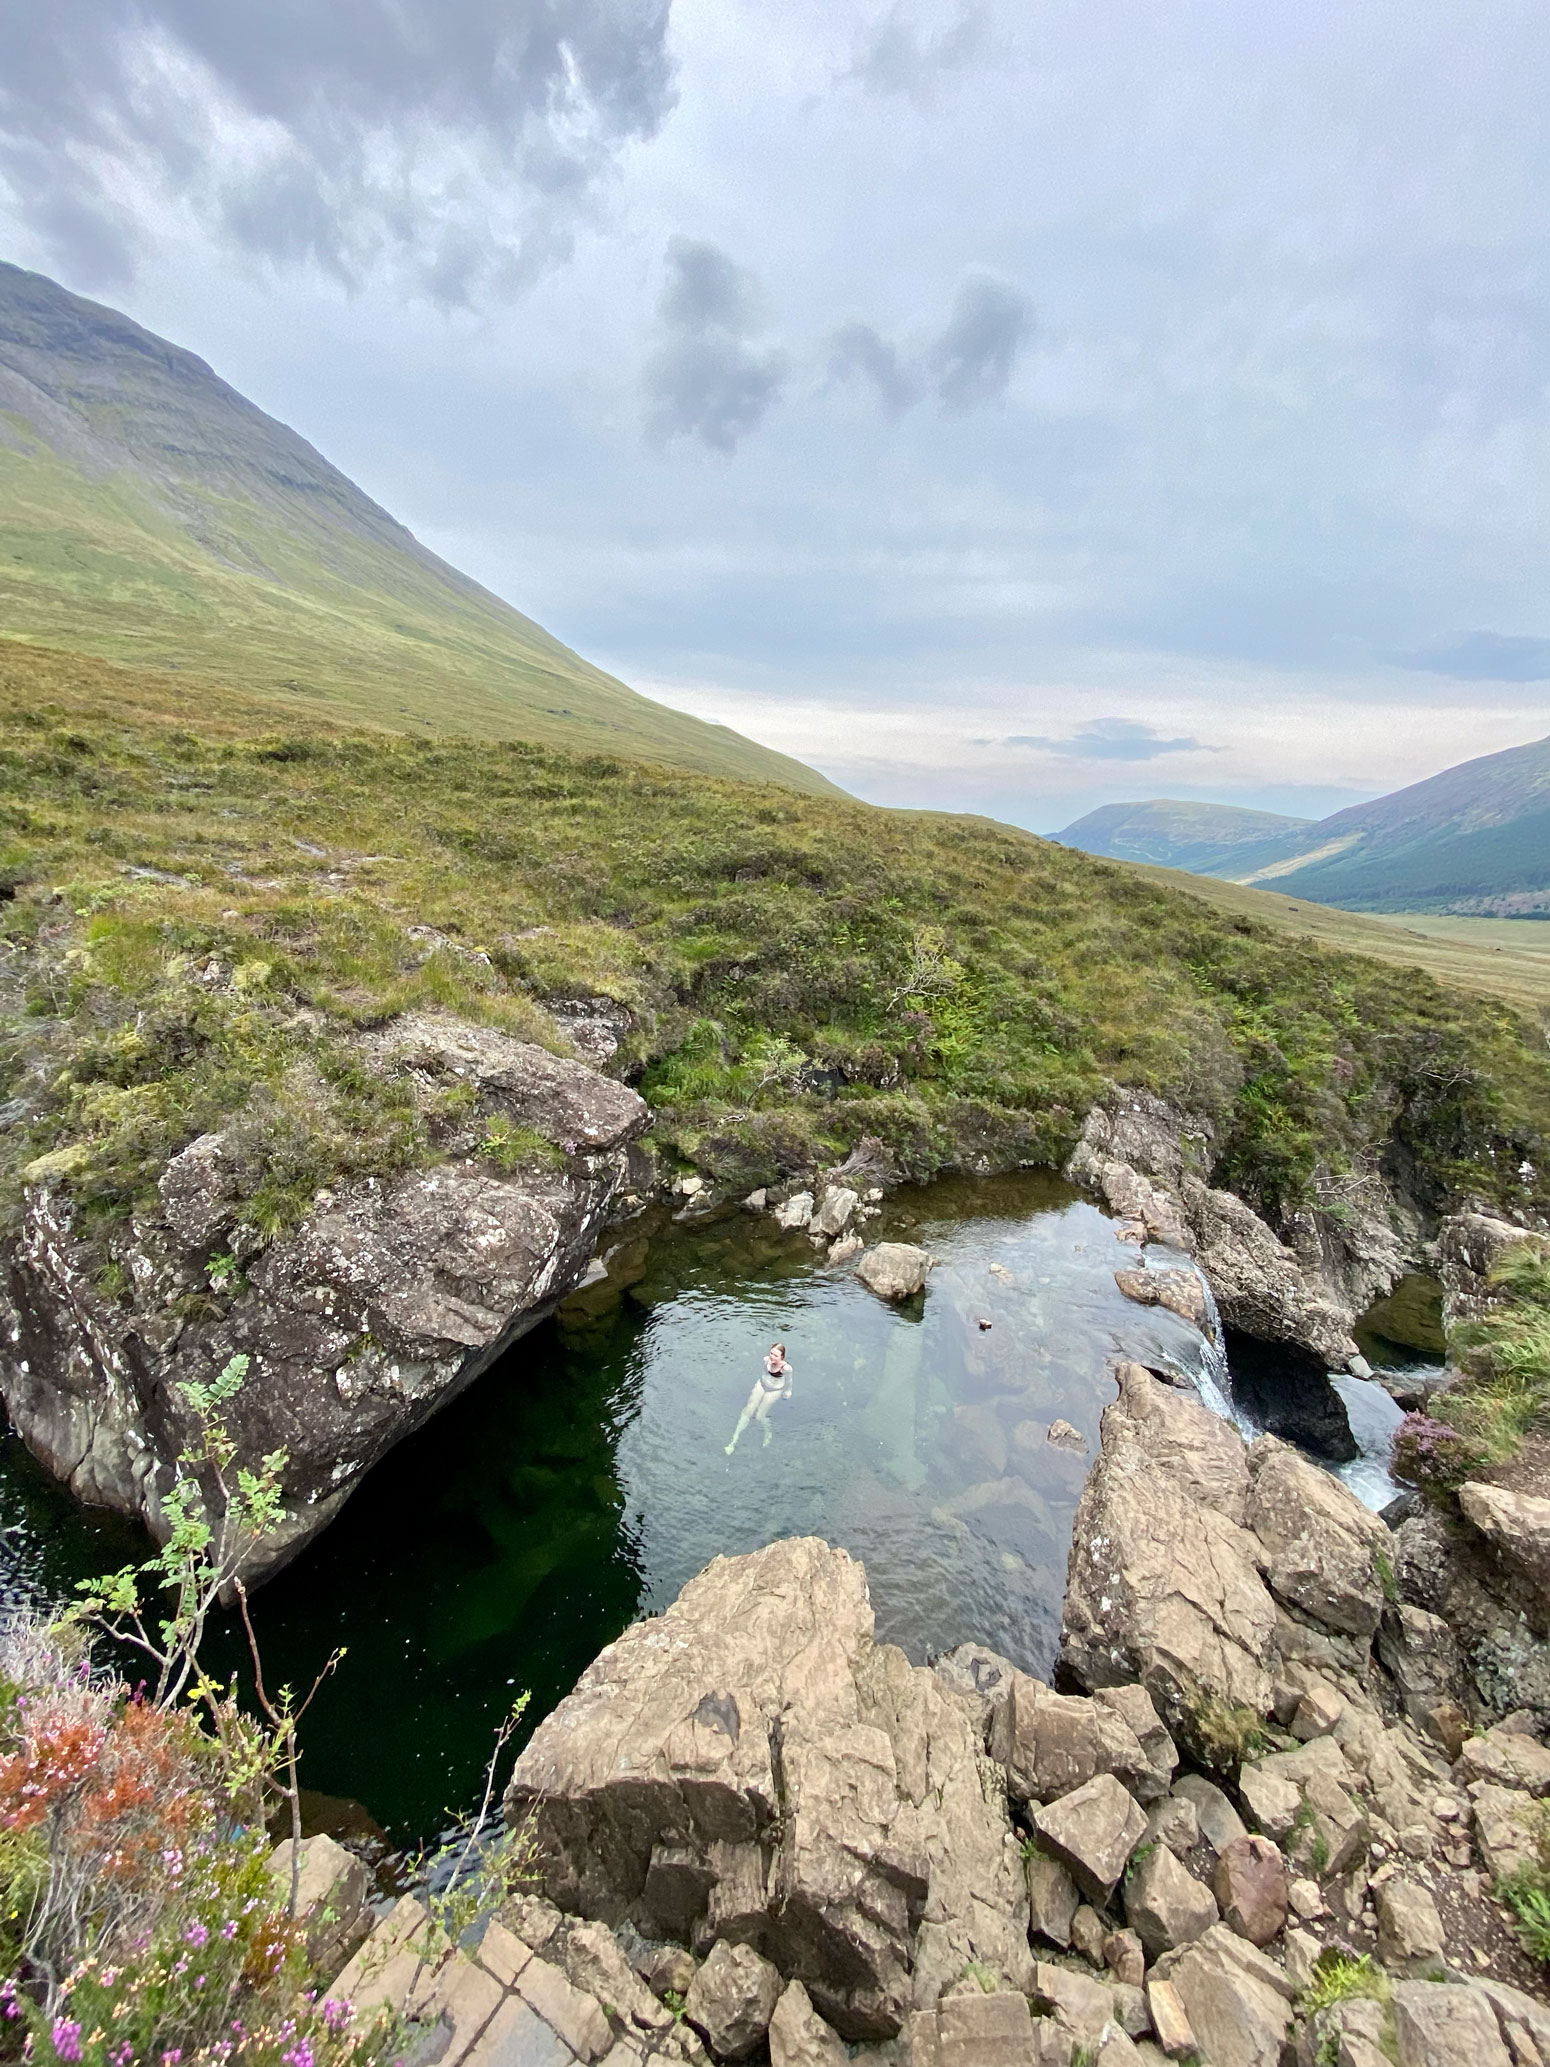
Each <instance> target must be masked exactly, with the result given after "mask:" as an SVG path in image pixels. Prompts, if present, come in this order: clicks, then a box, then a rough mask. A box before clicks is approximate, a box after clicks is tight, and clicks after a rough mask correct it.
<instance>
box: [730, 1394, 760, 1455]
mask: <svg viewBox="0 0 1550 2067" xmlns="http://www.w3.org/2000/svg"><path fill="white" fill-rule="evenodd" d="M765 1397H766V1395H765V1390H764V1387H763V1386H762V1385H761V1384H760V1383H759V1380H758V1379H757V1378H756V1379H755V1380H754V1383H753V1391H752V1392H751V1393H749V1395H748V1404H747V1405H746V1406H745V1407H744V1408H743V1411H742V1413H741V1414H739V1415H738V1417H737V1427H736V1428H735V1429H734V1430H733V1431H732V1440H731V1442H729V1443H728V1444H727V1455H728V1456H729V1457H730V1456H731V1454H732V1452H733V1451H734V1450H735V1449H736V1448H737V1446H738V1444H739V1443H740V1442H741V1441H742V1436H743V1430H744V1429H745V1428H746V1427H747V1426H748V1424H749V1422H750V1421H752V1420H753V1418H754V1416H755V1415H756V1414H757V1413H758V1411H759V1409H760V1407H761V1406H762V1405H763V1403H764V1400H765Z"/></svg>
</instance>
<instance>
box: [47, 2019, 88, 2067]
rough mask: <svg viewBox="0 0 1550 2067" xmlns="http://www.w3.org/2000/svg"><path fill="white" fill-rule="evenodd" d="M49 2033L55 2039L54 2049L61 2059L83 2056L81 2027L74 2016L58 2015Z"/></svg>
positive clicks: (73, 2058) (75, 2058)
mask: <svg viewBox="0 0 1550 2067" xmlns="http://www.w3.org/2000/svg"><path fill="white" fill-rule="evenodd" d="M49 2035H50V2037H51V2038H52V2039H53V2041H54V2051H55V2052H56V2053H57V2054H58V2055H59V2057H60V2059H61V2060H78V2059H79V2058H80V2057H81V2027H80V2025H79V2024H77V2023H76V2021H75V2019H74V2018H73V2017H56V2018H55V2019H54V2028H53V2030H52V2032H51V2033H50V2034H49Z"/></svg>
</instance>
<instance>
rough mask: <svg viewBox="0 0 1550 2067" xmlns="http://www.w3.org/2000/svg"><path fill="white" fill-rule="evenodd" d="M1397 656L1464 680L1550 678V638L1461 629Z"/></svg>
mask: <svg viewBox="0 0 1550 2067" xmlns="http://www.w3.org/2000/svg"><path fill="white" fill-rule="evenodd" d="M1395 658H1396V659H1397V661H1398V663H1399V665H1400V666H1401V667H1407V668H1414V669H1415V670H1416V671H1417V673H1420V674H1429V675H1452V676H1453V677H1454V678H1455V679H1456V680H1458V681H1461V682H1546V681H1550V639H1534V638H1526V637H1522V636H1517V635H1514V634H1511V633H1507V632H1460V633H1459V635H1458V637H1457V638H1455V639H1445V640H1444V641H1443V643H1442V644H1441V645H1440V646H1432V647H1428V648H1426V649H1425V650H1423V651H1421V652H1419V653H1401V654H1397V655H1396V656H1395Z"/></svg>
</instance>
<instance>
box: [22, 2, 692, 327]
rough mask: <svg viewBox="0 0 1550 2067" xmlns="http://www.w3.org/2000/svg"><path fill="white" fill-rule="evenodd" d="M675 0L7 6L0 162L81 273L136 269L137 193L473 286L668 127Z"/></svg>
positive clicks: (565, 230)
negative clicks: (132, 206) (131, 196)
mask: <svg viewBox="0 0 1550 2067" xmlns="http://www.w3.org/2000/svg"><path fill="white" fill-rule="evenodd" d="M668 6H669V0H327V4H318V0H262V4H255V0H49V4H48V5H47V6H40V5H38V4H37V0H0V40H3V44H4V48H5V51H6V66H5V73H4V76H3V78H0V177H3V178H4V180H5V182H6V183H7V184H8V185H9V186H10V187H11V189H12V190H13V193H14V195H15V202H16V207H17V210H18V213H20V214H21V215H22V217H23V218H24V219H25V220H26V221H27V222H28V223H29V226H30V227H31V228H32V229H33V230H34V231H35V233H36V234H38V235H39V236H40V237H42V238H44V239H46V240H48V241H49V242H50V243H52V244H53V245H54V247H55V249H56V250H57V251H58V253H59V254H60V256H61V257H62V258H64V259H65V260H66V261H67V264H68V267H69V269H71V270H73V271H74V272H75V273H76V275H77V277H80V278H84V279H90V280H97V281H109V280H111V279H113V278H114V277H121V276H122V275H123V274H124V273H125V272H127V271H128V270H129V268H130V266H131V264H132V261H133V257H134V253H135V249H136V245H137V241H138V238H139V237H140V235H142V234H143V231H142V229H141V228H140V226H139V225H138V224H137V222H136V221H135V220H134V219H133V218H132V217H131V215H130V214H129V213H128V211H127V210H126V207H125V204H124V202H123V200H122V198H121V197H122V196H123V195H125V194H127V193H137V194H140V195H144V196H149V197H151V198H153V199H154V198H155V197H157V196H158V195H159V196H160V197H161V198H163V199H168V200H176V201H179V202H183V203H186V204H189V205H191V206H192V207H193V208H194V209H195V210H196V212H197V213H198V214H199V215H200V217H201V218H202V219H203V220H204V221H205V222H206V223H207V224H208V225H210V226H212V227H214V228H215V229H217V230H218V231H220V232H222V233H224V235H225V236H226V237H227V238H228V239H229V240H231V241H232V242H233V243H235V244H236V245H238V246H239V247H242V248H244V249H246V250H248V251H250V252H252V253H255V254H257V255H259V256H261V257H263V258H266V259H269V260H271V261H273V262H275V263H276V264H280V265H288V264H296V263H301V262H306V261H310V262H312V263H315V264H318V265H321V266H323V267H325V268H327V269H328V270H329V271H331V272H333V273H335V274H336V275H338V276H339V277H341V278H342V279H345V280H347V281H350V282H352V283H353V282H358V281H360V280H362V279H364V278H365V277H367V276H368V275H370V274H372V273H373V272H376V271H379V270H382V269H384V268H389V267H393V268H397V269H399V270H400V271H402V272H405V273H407V275H408V276H409V277H410V278H411V279H412V280H413V281H414V283H415V284H416V285H417V286H418V287H419V288H420V289H421V290H422V291H424V292H427V293H429V294H431V295H432V296H434V298H436V299H437V300H439V301H443V302H447V303H457V302H461V301H467V300H470V299H472V298H474V297H475V296H478V295H481V294H484V293H488V292H496V291H500V290H501V289H503V288H509V287H511V286H513V285H515V284H518V283H520V281H521V280H522V279H524V278H526V277H528V276H529V275H530V274H531V273H532V272H534V271H535V270H537V269H538V268H539V267H541V266H542V265H544V264H546V263H548V262H549V261H550V260H552V259H553V258H554V257H555V256H556V255H560V254H563V252H564V251H565V250H566V249H567V248H568V240H569V236H570V231H571V225H572V223H573V222H574V219H575V213H576V209H577V207H578V205H579V204H580V203H581V201H582V200H583V199H584V197H585V195H586V194H587V192H588V190H589V189H590V188H591V187H592V185H593V184H594V182H595V181H596V179H597V177H598V175H599V174H600V173H601V172H602V171H603V170H604V169H605V167H606V166H607V164H608V163H609V161H610V159H611V157H612V154H613V152H614V151H615V149H616V148H617V146H618V145H620V144H621V143H622V142H624V141H625V140H627V139H628V138H631V137H636V136H646V135H650V134H651V133H652V132H653V131H654V130H655V129H656V128H657V126H658V125H659V124H660V122H661V121H662V119H663V117H664V115H665V114H666V112H667V110H668V108H669V106H670V105H671V100H672V81H671V70H670V64H669V60H668V56H667V49H666V30H667V16H668ZM41 168H46V176H45V177H44V178H43V179H41V180H40V178H39V171H40V169H41Z"/></svg>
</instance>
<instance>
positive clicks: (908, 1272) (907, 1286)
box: [856, 1242, 931, 1301]
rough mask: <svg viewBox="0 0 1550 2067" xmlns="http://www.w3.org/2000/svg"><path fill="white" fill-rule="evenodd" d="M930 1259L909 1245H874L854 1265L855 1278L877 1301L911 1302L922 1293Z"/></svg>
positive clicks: (924, 1253) (922, 1251)
mask: <svg viewBox="0 0 1550 2067" xmlns="http://www.w3.org/2000/svg"><path fill="white" fill-rule="evenodd" d="M930 1270H931V1258H930V1256H929V1255H928V1254H927V1252H926V1251H925V1250H924V1249H917V1248H916V1247H914V1245H913V1244H912V1243H910V1242H878V1243H877V1244H876V1245H875V1246H874V1247H873V1248H870V1249H868V1250H867V1251H866V1252H865V1254H864V1255H863V1256H862V1258H861V1260H860V1262H859V1263H858V1264H857V1265H856V1276H857V1277H858V1278H860V1280H861V1282H862V1284H864V1285H865V1286H866V1288H867V1290H868V1291H869V1292H875V1293H876V1294H877V1296H878V1298H879V1299H890V1300H895V1301H897V1300H901V1299H911V1298H913V1297H914V1295H915V1294H916V1293H917V1292H923V1291H924V1290H925V1289H926V1278H927V1276H928V1275H929V1273H930Z"/></svg>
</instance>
